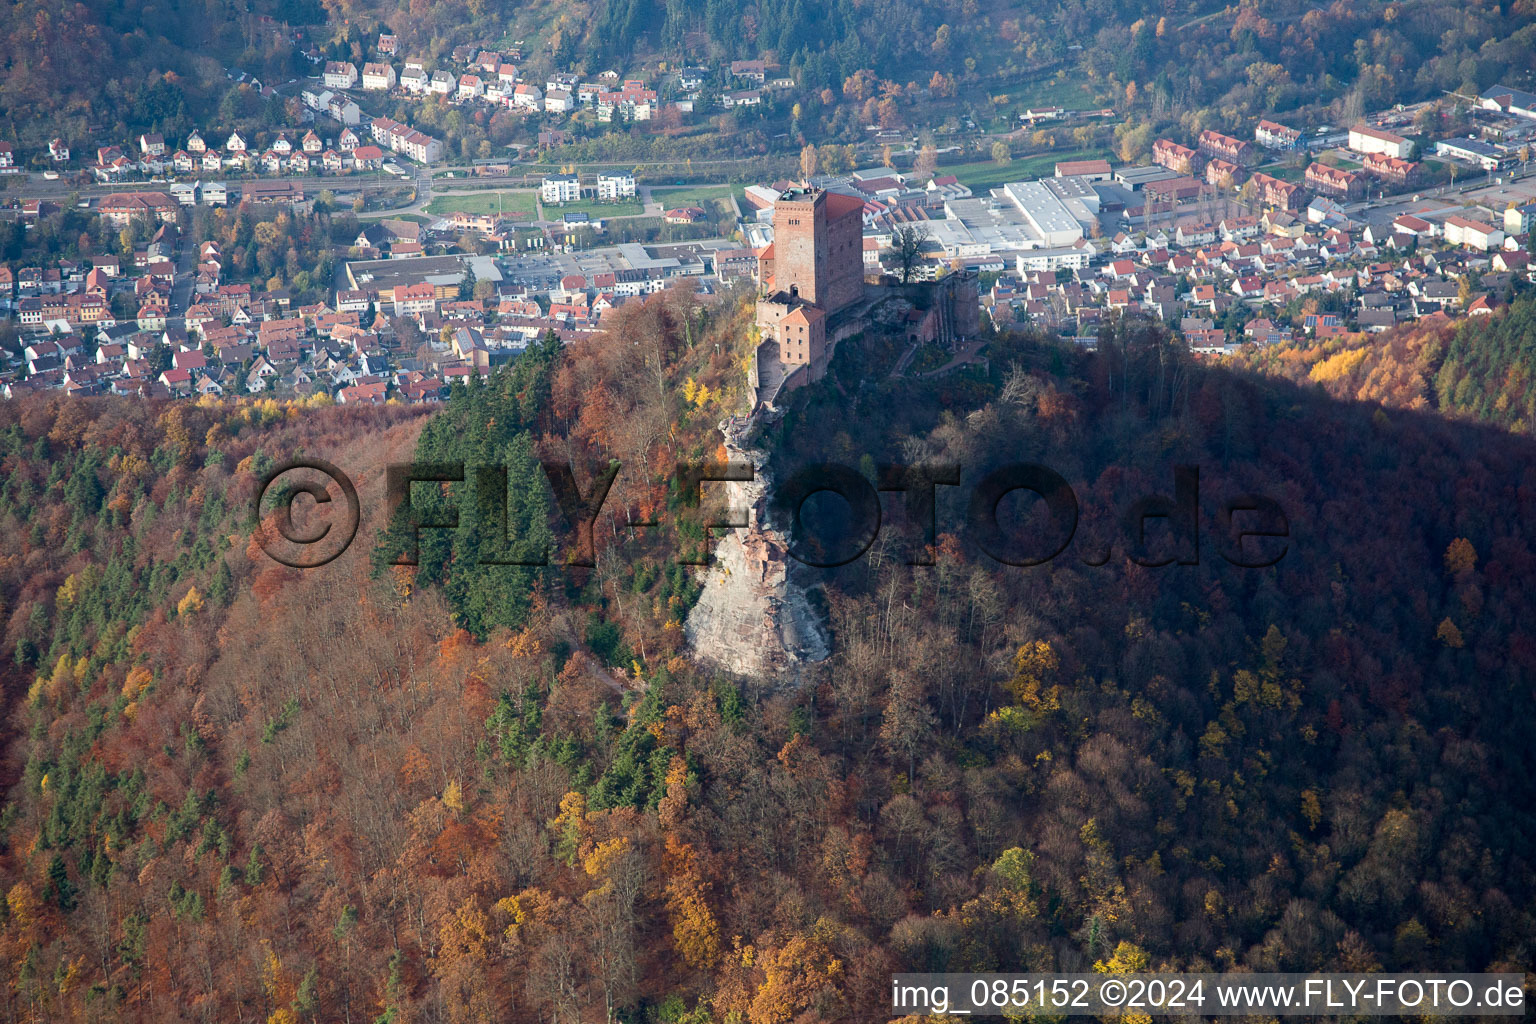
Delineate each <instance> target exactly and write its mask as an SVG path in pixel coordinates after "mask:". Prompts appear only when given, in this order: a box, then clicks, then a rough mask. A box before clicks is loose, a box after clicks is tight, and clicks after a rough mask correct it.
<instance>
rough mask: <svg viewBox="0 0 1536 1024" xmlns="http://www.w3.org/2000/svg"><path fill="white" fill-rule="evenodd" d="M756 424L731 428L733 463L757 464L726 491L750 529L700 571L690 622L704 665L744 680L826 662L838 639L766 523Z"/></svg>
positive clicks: (727, 540) (732, 537)
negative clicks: (743, 512)
mask: <svg viewBox="0 0 1536 1024" xmlns="http://www.w3.org/2000/svg"><path fill="white" fill-rule="evenodd" d="M751 426H752V422H751V421H748V422H745V423H742V424H740V425H737V424H731V425H728V426H727V427H726V428H725V449H726V452H727V453H728V454H729V457H730V458H731V460H732V461H743V462H750V463H752V464H753V465H754V466H755V467H756V468H757V474H756V478H755V479H753V480H751V481H747V482H743V483H729V484H724V485H717V486H724V487H725V488H726V489H727V495H728V497H729V502H730V504H729V507H730V508H732V509H733V510H734V509H745V510H747V517H748V518H747V527H746V528H745V529H741V530H730V531H726V532H725V533H724V535H723V536H722V537H721V539H720V541H719V543H718V544H717V545H716V547H715V552H714V562H713V563H712V564H711V565H710V566H708V567H707V568H704V569H701V570H700V572H701V573H702V574H703V577H702V580H703V586H704V590H703V593H702V594H701V595H700V597H699V601H698V603H697V604H696V605H695V606H694V608H693V611H692V612H691V613H690V614H689V616H688V622H687V625H686V631H687V636H688V645H689V647H690V648H691V649H692V651H693V653H694V656H695V657H696V658H698V660H699V661H701V662H703V663H705V664H708V665H714V666H716V667H718V668H722V669H725V670H726V671H728V672H734V673H737V674H740V675H753V676H759V677H765V676H766V677H774V676H780V677H782V676H784V675H788V674H793V672H794V671H795V668H796V666H798V665H800V664H802V663H804V662H808V661H821V660H822V659H824V658H826V657H827V656H828V655H829V654H830V653H831V647H832V645H831V639H830V637H829V635H828V633H827V628H826V625H825V623H824V622H823V621H822V618H821V616H820V615H819V614H818V613H817V612H816V610H815V609H814V608H813V607H812V606H811V603H810V601H809V600H808V599H807V595H806V591H805V589H804V588H803V587H802V586H800V585H799V584H798V583H797V581H796V579H795V577H796V575H797V573H796V569H797V568H799V567H798V566H797V565H796V563H794V562H793V560H792V559H790V558H789V555H788V553H787V551H786V547H785V542H784V538H783V537H782V536H781V535H780V533H779V532H778V531H777V530H776V529H774V527H773V525H772V524H771V523H770V522H768V519H767V493H768V483H769V481H768V479H767V477H766V475H765V472H764V467H765V466H766V465H767V461H768V460H767V455H766V453H764V452H763V451H761V450H759V449H757V448H754V447H752V446H751V443H750V436H751Z"/></svg>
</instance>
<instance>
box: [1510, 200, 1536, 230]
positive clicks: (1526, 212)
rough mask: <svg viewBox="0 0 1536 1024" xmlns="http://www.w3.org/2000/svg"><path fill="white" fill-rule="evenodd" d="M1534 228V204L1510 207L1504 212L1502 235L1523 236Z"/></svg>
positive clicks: (1535, 218) (1535, 204)
mask: <svg viewBox="0 0 1536 1024" xmlns="http://www.w3.org/2000/svg"><path fill="white" fill-rule="evenodd" d="M1533 227H1536V203H1526V204H1525V205H1524V206H1511V207H1509V208H1508V209H1507V210H1505V211H1504V233H1505V234H1506V235H1523V234H1526V233H1527V232H1529V231H1530V230H1531V229H1532V228H1533Z"/></svg>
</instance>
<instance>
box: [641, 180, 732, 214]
mask: <svg viewBox="0 0 1536 1024" xmlns="http://www.w3.org/2000/svg"><path fill="white" fill-rule="evenodd" d="M744 194H745V189H744V188H743V187H742V186H740V185H701V186H698V187H696V188H657V189H652V190H651V196H652V197H653V198H654V199H655V200H656V201H657V202H658V203H660V204H661V205H662V207H663V208H664V209H668V210H672V209H675V208H677V207H679V206H705V204H707V203H708V202H710V200H713V199H724V198H726V197H727V196H730V195H735V196H736V198H738V199H740V198H741V197H742V195H744Z"/></svg>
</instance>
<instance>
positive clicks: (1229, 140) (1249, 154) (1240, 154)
mask: <svg viewBox="0 0 1536 1024" xmlns="http://www.w3.org/2000/svg"><path fill="white" fill-rule="evenodd" d="M1200 152H1201V153H1203V154H1205V155H1206V156H1209V157H1218V158H1220V159H1222V160H1226V161H1229V162H1231V163H1234V164H1237V165H1238V166H1239V167H1246V166H1248V165H1250V164H1252V163H1253V162H1254V152H1253V143H1251V142H1245V141H1243V140H1242V139H1238V138H1234V137H1233V136H1231V135H1223V134H1222V133H1221V132H1216V131H1211V130H1210V129H1209V128H1207V129H1206V130H1205V131H1203V132H1201V133H1200Z"/></svg>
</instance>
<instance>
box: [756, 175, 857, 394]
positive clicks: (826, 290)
mask: <svg viewBox="0 0 1536 1024" xmlns="http://www.w3.org/2000/svg"><path fill="white" fill-rule="evenodd" d="M863 211H864V201H863V200H861V199H859V198H858V197H856V196H845V195H842V194H840V193H836V192H826V191H823V190H821V189H811V188H794V189H790V190H789V191H787V192H785V193H783V194H782V195H780V196H779V200H778V202H776V203H774V206H773V243H772V244H771V245H769V246H768V247H767V248H766V249H764V250H763V251H762V252H761V253H760V254H759V256H758V283H759V285H760V286H761V287H762V289H763V291H764V293H765V297H764V298H762V299H760V300H759V301H758V304H757V325H758V327H759V328H760V329H761V331H762V335H763V340H764V341H767V340H769V339H773V340H775V341H777V342H778V357H779V361H780V362H781V363H782V364H783V365H784V368H785V370H786V371H788V372H791V373H793V372H795V371H796V370H798V369H799V368H800V367H802V366H803V367H805V379H806V380H813V381H814V380H820V379H821V377H822V376H824V375H825V374H826V372H827V359H828V352H827V318H828V317H830V316H832V315H834V314H836V313H838V312H839V311H841V310H844V309H847V308H848V307H849V306H852V305H854V304H856V303H857V302H858V301H859V300H860V299H861V298H862V297H863V294H864V216H863Z"/></svg>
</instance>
